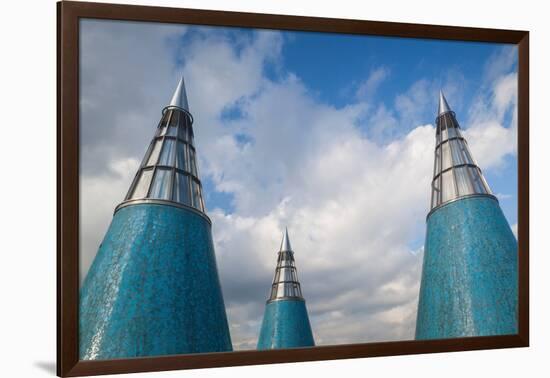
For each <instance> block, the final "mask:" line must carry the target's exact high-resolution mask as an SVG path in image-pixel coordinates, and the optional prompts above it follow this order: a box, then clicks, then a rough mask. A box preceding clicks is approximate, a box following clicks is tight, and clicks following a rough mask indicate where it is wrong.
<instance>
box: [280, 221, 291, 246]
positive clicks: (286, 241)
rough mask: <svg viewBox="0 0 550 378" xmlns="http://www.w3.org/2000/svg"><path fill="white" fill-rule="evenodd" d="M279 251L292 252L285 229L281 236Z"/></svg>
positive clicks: (286, 229)
mask: <svg viewBox="0 0 550 378" xmlns="http://www.w3.org/2000/svg"><path fill="white" fill-rule="evenodd" d="M279 251H280V252H283V251H292V247H291V246H290V238H289V237H288V228H286V227H285V233H284V234H283V240H282V241H281V248H280V249H279Z"/></svg>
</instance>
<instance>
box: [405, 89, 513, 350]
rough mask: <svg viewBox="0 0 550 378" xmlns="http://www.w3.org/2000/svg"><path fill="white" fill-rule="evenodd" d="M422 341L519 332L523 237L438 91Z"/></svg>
mask: <svg viewBox="0 0 550 378" xmlns="http://www.w3.org/2000/svg"><path fill="white" fill-rule="evenodd" d="M439 103H440V105H439V115H438V117H437V121H436V122H437V129H436V149H435V165H434V166H435V168H434V179H433V181H432V205H431V211H430V213H429V214H428V218H427V230H426V242H425V246H424V262H423V267H422V279H421V285H420V295H419V302H418V312H417V319H416V335H415V337H416V339H419V340H420V339H445V338H453V337H470V336H489V335H506V334H516V333H517V330H518V329H517V320H518V319H517V311H518V304H517V302H518V282H517V280H518V248H517V240H516V238H515V236H514V234H513V232H512V230H511V228H510V226H509V224H508V222H507V220H506V218H505V216H504V214H503V212H502V210H501V208H500V206H499V204H498V201H497V199H496V197H494V196H493V195H492V194H491V191H490V188H489V186H488V184H487V182H486V181H485V178H484V177H483V175H482V173H481V169H480V168H479V167H478V166H477V164H476V163H475V161H474V160H473V157H472V155H471V152H470V150H469V147H468V144H467V142H466V140H465V139H464V138H463V136H462V134H461V132H460V128H459V125H458V122H457V121H456V118H455V114H454V112H452V110H450V107H449V105H448V103H447V101H446V99H445V97H444V96H443V94H442V93H440V100H439Z"/></svg>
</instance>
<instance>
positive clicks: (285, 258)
mask: <svg viewBox="0 0 550 378" xmlns="http://www.w3.org/2000/svg"><path fill="white" fill-rule="evenodd" d="M279 299H300V300H303V297H302V289H301V287H300V282H298V274H297V273H296V264H295V262H294V252H293V251H292V247H291V246H290V239H289V237H288V230H287V229H286V228H285V233H284V234H283V240H282V241H281V248H280V250H279V255H278V257H277V268H275V277H274V278H273V284H272V285H271V295H270V296H269V300H268V302H270V301H274V300H279Z"/></svg>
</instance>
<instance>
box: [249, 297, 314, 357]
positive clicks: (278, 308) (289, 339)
mask: <svg viewBox="0 0 550 378" xmlns="http://www.w3.org/2000/svg"><path fill="white" fill-rule="evenodd" d="M314 345H315V342H314V341H313V334H312V333H311V325H310V323H309V317H308V314H307V309H306V302H305V301H303V300H298V299H281V300H277V301H272V302H269V303H267V304H266V306H265V313H264V318H263V321H262V328H261V330H260V338H259V339H258V349H280V348H298V347H308V346H314Z"/></svg>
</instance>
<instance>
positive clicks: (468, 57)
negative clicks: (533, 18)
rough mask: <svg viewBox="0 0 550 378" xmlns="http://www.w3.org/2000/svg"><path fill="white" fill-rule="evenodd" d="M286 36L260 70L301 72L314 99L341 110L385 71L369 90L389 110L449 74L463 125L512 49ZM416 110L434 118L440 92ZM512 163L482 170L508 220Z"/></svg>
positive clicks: (211, 195) (213, 196)
mask: <svg viewBox="0 0 550 378" xmlns="http://www.w3.org/2000/svg"><path fill="white" fill-rule="evenodd" d="M211 29H212V28H206V30H211ZM226 30H227V29H226ZM227 35H228V37H229V38H230V39H232V40H233V41H235V43H238V42H236V41H238V39H239V38H243V35H244V36H246V38H252V36H253V31H250V30H247V29H232V30H231V31H230V32H229V33H228V34H227ZM283 37H284V46H283V48H282V53H281V56H280V57H279V59H278V60H276V61H274V62H268V63H267V64H265V65H264V67H263V70H264V74H265V75H266V77H268V78H270V79H271V80H278V79H280V78H281V77H282V76H284V75H286V74H288V73H289V72H291V73H293V74H294V75H296V76H297V77H299V78H300V80H301V81H302V82H303V84H304V86H306V87H307V88H308V89H309V90H310V91H311V93H312V96H314V97H315V98H316V99H317V100H318V101H320V102H323V103H326V104H328V105H330V106H333V107H336V108H342V107H345V106H347V105H349V104H350V103H354V102H356V101H357V100H358V97H360V95H359V94H358V93H357V92H358V89H359V87H360V84H361V82H363V81H364V79H365V78H366V77H369V75H371V74H372V73H373V72H375V71H376V70H380V69H382V70H383V71H384V72H385V73H384V76H385V79H384V81H383V83H381V84H380V85H379V86H377V87H376V93H373V94H370V95H369V96H370V97H371V100H372V101H373V102H376V103H380V104H384V105H385V106H386V107H389V108H391V107H392V106H393V104H394V102H395V98H396V96H397V95H398V94H400V93H403V92H405V91H406V90H407V89H408V88H409V87H411V86H412V85H413V84H414V83H415V82H417V81H418V80H419V79H423V78H425V79H429V80H431V81H434V82H435V83H438V84H439V86H440V87H441V88H442V89H444V87H445V85H446V82H447V81H448V80H449V77H450V76H451V77H452V76H454V77H458V78H459V79H460V80H461V82H460V85H461V88H460V93H457V97H458V98H453V97H449V98H448V101H449V103H450V104H451V107H452V108H453V110H454V111H455V112H456V113H457V117H458V119H459V122H461V124H462V127H463V128H465V127H466V128H467V127H468V123H467V115H468V109H469V107H470V106H471V105H472V102H473V101H476V100H477V97H478V96H479V94H480V92H482V91H483V90H484V89H485V88H484V85H485V80H486V79H485V78H484V73H485V71H486V68H487V67H486V65H487V62H489V61H490V60H491V58H493V57H494V56H496V55H498V54H499V52H500V51H501V50H502V49H503V48H504V49H506V48H509V49H512V48H513V47H512V46H506V45H501V44H494V43H481V42H463V41H440V40H427V39H416V38H410V39H406V38H393V37H379V36H361V35H345V34H332V33H314V32H291V31H288V32H284V33H283ZM189 38H191V39H192V38H193V33H189V34H188V35H186V37H185V38H184V41H183V42H182V44H183V45H184V46H185V45H186V43H187V39H189ZM182 63H184V61H182ZM509 69H510V70H511V71H514V70H517V62H516V61H514V62H513V64H512V65H511V67H510V68H509ZM420 110H421V112H420V116H419V119H422V121H423V122H424V123H433V122H434V119H435V116H436V110H437V93H434V94H433V96H432V98H431V99H429V106H427V107H424V108H423V109H420ZM240 117H242V113H240V112H239V107H238V106H230V107H228V108H227V109H224V112H223V114H222V118H223V119H224V120H227V121H232V120H235V119H238V118H240ZM510 118H511V114H509V115H508V117H507V119H506V122H510V121H511V119H510ZM417 120H418V119H417ZM357 126H358V127H360V128H362V129H364V130H365V131H366V132H367V133H368V130H369V126H370V125H369V124H368V123H366V122H363V123H359V124H358V125H357ZM399 126H400V127H396V128H395V129H394V130H393V132H392V136H396V135H403V134H405V133H407V132H409V131H410V129H412V128H413V127H414V126H415V124H414V123H409V124H400V125H399ZM236 138H237V140H238V141H240V142H247V141H250V139H249V138H247V137H246V135H245V134H238V135H236ZM516 163H517V159H516V158H515V156H507V157H506V158H505V161H504V164H502V166H500V167H499V169H496V170H490V171H488V172H487V173H486V174H485V175H486V178H487V180H489V183H490V185H491V188H492V190H493V192H494V193H496V194H499V195H501V196H500V201H501V206H502V208H503V210H504V212H505V215H506V217H507V219H508V221H509V222H510V224H515V223H516V222H517V204H516V201H515V199H516V197H517V164H516ZM482 169H483V167H482ZM205 189H206V196H207V201H208V205H209V206H210V207H212V208H216V207H219V208H222V209H224V210H225V211H226V212H229V213H231V212H233V211H234V208H233V205H232V196H231V194H228V193H225V192H218V191H216V190H215V185H213V183H212V181H211V180H209V178H208V177H206V178H205ZM421 239H422V238H421V237H418V238H416V239H415V242H413V243H412V244H413V245H416V244H418V242H419V240H421Z"/></svg>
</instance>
